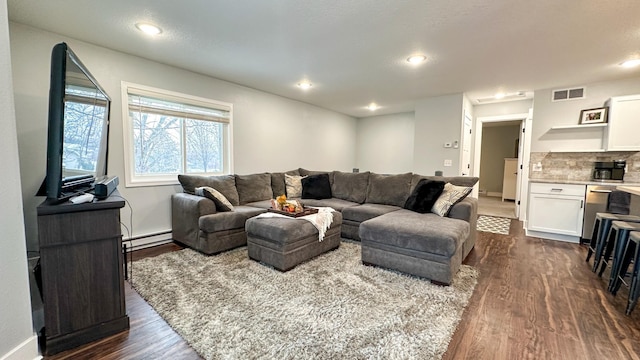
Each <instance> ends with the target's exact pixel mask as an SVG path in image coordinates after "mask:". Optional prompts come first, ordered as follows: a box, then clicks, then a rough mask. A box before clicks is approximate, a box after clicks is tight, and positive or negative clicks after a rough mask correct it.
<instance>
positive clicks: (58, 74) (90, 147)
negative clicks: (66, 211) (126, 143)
mask: <svg viewBox="0 0 640 360" xmlns="http://www.w3.org/2000/svg"><path fill="white" fill-rule="evenodd" d="M110 106H111V99H110V98H109V96H108V95H107V93H106V92H105V91H104V89H102V87H101V86H100V85H99V84H98V82H97V81H96V79H95V78H94V77H93V76H92V75H91V73H90V72H89V70H88V69H87V68H86V67H85V66H84V65H83V64H82V62H81V61H80V59H78V57H77V56H76V54H74V53H73V51H71V49H70V48H69V46H67V44H66V43H60V44H57V45H55V46H54V47H53V50H52V52H51V79H50V87H49V122H48V136H47V173H46V176H45V180H44V182H43V184H42V186H41V188H40V190H39V191H38V194H37V195H40V196H44V195H46V196H47V201H48V202H50V203H60V202H63V201H66V200H68V199H69V198H71V197H73V196H75V195H79V194H82V193H90V192H92V191H93V188H94V184H95V182H96V181H99V180H102V179H104V178H105V177H106V175H107V156H108V142H109V109H110Z"/></svg>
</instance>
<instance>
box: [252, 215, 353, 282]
mask: <svg viewBox="0 0 640 360" xmlns="http://www.w3.org/2000/svg"><path fill="white" fill-rule="evenodd" d="M341 225H342V214H340V213H339V212H336V211H334V212H333V222H332V223H331V227H329V229H328V230H327V231H326V233H325V235H324V239H323V240H322V241H319V240H318V229H316V228H315V226H313V224H311V223H310V222H308V221H306V220H302V219H293V218H292V219H287V218H255V217H254V218H251V219H248V220H247V222H246V223H245V231H246V232H247V249H248V252H249V258H251V259H253V260H256V261H260V262H262V263H265V264H267V265H271V266H273V267H274V268H276V269H278V270H280V271H287V270H290V269H292V268H294V267H295V266H296V265H298V264H300V263H302V262H304V261H307V260H309V259H311V258H313V257H316V256H318V255H320V254H323V253H325V252H327V251H329V250H332V249H335V248H337V247H338V246H340V231H341V229H340V227H341Z"/></svg>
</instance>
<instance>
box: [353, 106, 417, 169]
mask: <svg viewBox="0 0 640 360" xmlns="http://www.w3.org/2000/svg"><path fill="white" fill-rule="evenodd" d="M413 124H414V113H412V112H410V113H399V114H391V115H381V116H371V117H367V118H362V119H358V130H357V140H356V145H357V150H356V167H358V168H360V171H373V172H377V173H388V174H393V173H404V172H411V171H412V170H413V140H414V136H413V132H414V129H413Z"/></svg>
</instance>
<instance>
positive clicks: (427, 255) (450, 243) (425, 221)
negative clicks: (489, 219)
mask: <svg viewBox="0 0 640 360" xmlns="http://www.w3.org/2000/svg"><path fill="white" fill-rule="evenodd" d="M359 235H360V239H361V241H362V263H363V264H367V265H377V266H381V267H384V268H388V269H393V270H398V271H401V272H404V273H407V274H411V275H416V276H420V277H424V278H427V279H430V280H431V282H434V283H437V284H445V285H449V284H451V280H452V279H453V276H454V275H455V274H456V273H457V272H458V269H459V268H460V264H461V263H462V244H463V243H464V241H465V240H466V239H467V237H468V236H469V223H468V222H466V221H464V220H459V219H452V218H448V217H440V216H438V215H436V214H431V213H430V214H420V213H417V212H413V211H410V210H405V209H403V210H398V211H394V212H390V213H387V214H384V215H381V216H378V217H376V218H373V219H371V220H367V221H365V222H363V223H362V224H360V230H359Z"/></svg>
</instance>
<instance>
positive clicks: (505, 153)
mask: <svg viewBox="0 0 640 360" xmlns="http://www.w3.org/2000/svg"><path fill="white" fill-rule="evenodd" d="M519 136H520V125H519V124H518V125H507V126H486V125H485V126H484V127H483V128H482V150H481V152H480V180H479V186H480V189H484V190H487V192H497V193H501V192H502V180H503V178H504V159H505V158H514V157H516V154H515V153H514V149H515V140H516V139H518V137H519Z"/></svg>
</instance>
